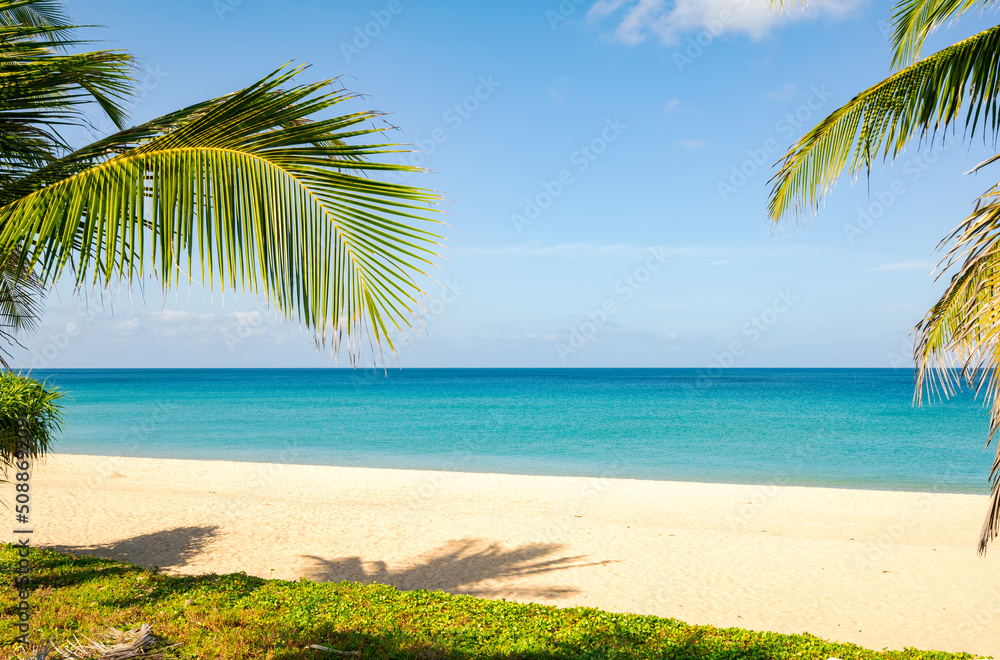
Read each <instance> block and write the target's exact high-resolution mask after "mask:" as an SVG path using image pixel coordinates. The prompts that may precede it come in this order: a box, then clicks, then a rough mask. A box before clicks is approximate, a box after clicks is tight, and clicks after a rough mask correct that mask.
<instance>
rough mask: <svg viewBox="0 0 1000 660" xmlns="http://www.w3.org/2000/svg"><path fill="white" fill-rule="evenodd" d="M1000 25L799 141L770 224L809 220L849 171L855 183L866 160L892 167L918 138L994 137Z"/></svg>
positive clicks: (782, 173) (779, 181)
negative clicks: (951, 130)
mask: <svg viewBox="0 0 1000 660" xmlns="http://www.w3.org/2000/svg"><path fill="white" fill-rule="evenodd" d="M998 91H1000V26H997V27H994V28H990V29H989V30H985V31H983V32H980V33H979V34H977V35H975V36H973V37H970V38H968V39H965V40H964V41H960V42H958V43H957V44H955V45H953V46H950V47H948V48H945V49H944V50H941V51H939V52H937V53H935V54H934V55H931V56H929V57H927V58H925V59H923V60H921V61H919V62H917V63H916V64H914V65H912V66H910V67H907V68H906V69H904V70H902V71H900V72H899V73H896V74H894V75H892V76H890V77H889V78H887V79H886V80H884V81H882V82H880V83H879V84H877V85H874V86H872V87H870V88H868V89H866V90H865V91H863V92H861V93H860V94H858V95H857V96H855V97H854V98H853V99H851V101H850V102H848V103H847V104H846V105H844V106H843V107H841V108H839V109H837V110H835V111H834V112H833V113H831V114H830V115H829V116H828V117H826V118H825V119H824V120H823V121H822V122H820V123H819V125H817V126H816V127H815V128H813V129H812V130H811V131H809V132H808V133H807V134H806V135H804V136H803V137H802V138H801V139H799V140H798V141H797V142H796V143H795V144H794V145H793V146H792V147H791V149H789V151H788V153H787V154H786V155H785V157H784V159H783V161H782V165H781V168H780V170H779V171H778V173H777V174H776V175H775V176H774V177H773V178H772V179H771V182H772V184H773V188H772V190H771V195H770V200H769V203H768V212H769V215H770V218H771V220H772V221H773V222H775V223H776V224H777V223H778V222H779V221H780V220H781V218H783V217H784V216H786V215H793V216H796V217H801V216H804V215H806V213H807V212H808V213H815V212H816V210H817V209H818V208H819V206H820V205H821V203H822V201H823V199H824V198H825V196H826V195H827V194H828V193H829V191H830V190H831V189H832V187H833V185H834V183H835V181H836V179H837V178H838V177H839V176H840V175H841V173H842V171H843V170H844V169H845V167H846V168H847V172H848V175H849V176H853V177H856V176H857V175H858V174H859V173H860V172H861V171H862V170H865V169H868V168H870V167H871V163H872V161H874V160H876V159H878V158H881V159H883V160H891V159H893V158H895V157H896V156H897V155H898V154H899V153H900V152H901V151H902V150H903V148H904V146H905V145H906V143H907V142H908V141H909V140H910V139H911V138H913V137H914V136H918V137H920V138H924V137H927V136H928V135H930V136H931V138H932V139H933V136H934V134H935V133H936V132H937V131H940V130H944V129H945V128H948V127H954V126H955V125H956V124H958V123H960V122H962V120H963V118H964V125H963V130H964V131H965V132H966V133H967V134H968V135H969V136H970V137H971V136H973V135H974V134H975V133H976V130H977V128H978V127H980V125H981V126H982V130H984V131H985V132H987V133H988V134H990V135H992V136H993V138H994V139H995V138H996V135H997V130H998V121H1000V116H998V112H997V93H998Z"/></svg>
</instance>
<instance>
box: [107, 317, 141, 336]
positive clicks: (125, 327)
mask: <svg viewBox="0 0 1000 660" xmlns="http://www.w3.org/2000/svg"><path fill="white" fill-rule="evenodd" d="M112 327H113V328H114V329H115V330H116V331H117V332H120V333H123V334H129V335H130V334H132V333H134V332H135V331H136V330H138V329H139V319H137V318H131V319H129V320H127V321H114V322H113V323H112Z"/></svg>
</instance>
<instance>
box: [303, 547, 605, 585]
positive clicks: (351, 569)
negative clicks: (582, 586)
mask: <svg viewBox="0 0 1000 660" xmlns="http://www.w3.org/2000/svg"><path fill="white" fill-rule="evenodd" d="M563 547H565V546H563V545H560V544H552V543H533V544H530V545H524V546H521V547H519V548H515V549H513V550H506V549H504V548H502V547H501V546H500V545H499V544H498V543H487V542H486V541H483V540H480V539H463V540H457V541H450V542H448V543H446V544H445V545H444V546H442V547H441V548H439V549H437V550H435V551H434V552H432V553H429V556H427V557H426V558H425V559H424V560H423V561H422V562H421V563H419V564H417V565H414V566H411V567H409V568H404V569H400V570H395V571H394V570H389V568H388V567H387V566H386V564H385V562H383V561H370V562H365V561H364V560H362V559H361V557H344V558H341V559H324V558H322V557H316V556H315V555H303V557H306V558H308V559H311V560H312V561H313V562H314V565H313V567H312V568H311V569H307V571H306V572H305V575H304V577H307V578H309V579H310V580H315V581H317V582H361V583H366V584H371V583H378V584H389V585H392V586H394V587H396V588H397V589H401V590H404V591H408V590H414V589H428V590H432V591H445V592H448V593H451V594H466V595H469V596H479V597H483V598H491V597H499V596H504V597H517V598H538V597H541V598H560V597H567V596H571V595H573V594H576V593H579V590H578V589H574V588H572V587H560V586H552V587H517V586H516V585H510V586H507V585H505V584H499V585H498V584H495V582H496V581H499V582H501V583H504V582H509V581H510V580H513V579H516V578H521V577H525V576H529V575H538V574H541V573H552V572H555V571H561V570H566V569H571V568H581V567H584V566H596V565H601V564H607V563H610V562H608V561H603V562H602V561H598V562H583V561H581V560H582V559H583V558H584V556H583V555H579V556H575V557H551V556H550V555H553V554H554V553H556V552H558V551H559V550H560V549H561V548H563ZM484 583H486V584H484Z"/></svg>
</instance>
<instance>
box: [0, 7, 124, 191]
mask: <svg viewBox="0 0 1000 660" xmlns="http://www.w3.org/2000/svg"><path fill="white" fill-rule="evenodd" d="M76 27H77V26H74V25H70V24H69V23H68V21H67V20H66V17H65V16H64V15H63V14H62V12H61V9H60V8H59V6H58V3H55V2H50V1H49V0H23V1H21V2H11V1H10V0H0V185H4V184H6V183H9V182H11V181H14V180H16V179H18V178H19V177H21V176H24V175H26V174H27V173H30V172H31V171H32V170H34V169H37V168H38V167H42V166H44V165H45V164H46V163H47V162H48V161H49V160H51V159H52V158H53V157H54V156H55V155H57V154H59V153H63V152H64V151H65V150H66V148H67V147H66V144H65V142H64V141H63V140H62V139H61V137H60V135H59V130H60V128H61V127H65V126H70V125H72V126H78V125H81V124H83V123H84V119H85V118H84V114H83V106H86V105H87V104H90V103H96V104H97V105H98V106H100V107H101V108H102V110H103V111H104V112H105V113H106V114H107V115H108V117H109V118H111V120H112V121H113V122H114V123H115V124H116V125H117V126H119V127H120V126H123V125H124V123H125V110H124V106H125V104H126V103H127V102H128V101H129V99H130V98H131V97H132V95H133V92H134V82H135V81H134V79H133V64H132V57H131V56H130V55H129V54H127V53H125V52H123V51H114V50H105V51H92V52H83V53H73V54H69V53H67V52H65V51H66V49H68V48H69V47H71V46H76V45H80V44H82V43H84V42H80V41H77V40H74V39H72V34H73V31H74V29H75V28H76Z"/></svg>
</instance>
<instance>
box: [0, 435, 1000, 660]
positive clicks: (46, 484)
mask: <svg viewBox="0 0 1000 660" xmlns="http://www.w3.org/2000/svg"><path fill="white" fill-rule="evenodd" d="M32 479H33V482H32V492H33V495H34V501H33V503H34V504H35V507H33V508H34V512H35V525H34V528H35V536H34V542H35V543H36V544H37V545H46V546H50V547H54V548H55V549H58V550H61V551H64V552H70V553H74V554H82V553H90V554H96V555H101V556H104V557H111V558H115V559H122V560H126V561H130V562H134V563H137V564H143V565H149V566H152V565H156V566H160V567H161V568H164V569H167V570H169V571H170V572H174V573H201V572H212V571H214V572H220V573H221V572H231V571H246V572H247V573H251V574H254V575H259V576H262V577H276V578H284V579H297V578H299V577H308V578H312V579H316V580H356V581H379V582H386V583H391V584H395V585H397V586H398V587H400V588H402V589H417V588H424V589H441V590H444V591H448V592H452V593H465V594H473V595H478V596H485V597H490V598H500V597H503V598H507V599H511V600H521V601H535V602H540V603H548V604H553V605H559V606H575V605H584V606H592V607H600V608H603V609H607V610H611V611H616V612H635V613H640V614H657V615H660V616H671V617H676V618H679V619H682V620H684V621H688V622H690V623H710V624H713V625H716V626H720V627H728V626H739V627H743V628H752V629H759V630H772V631H777V632H788V633H798V632H803V631H808V632H811V633H813V634H815V635H819V636H821V637H826V638H830V639H835V640H840V641H848V642H855V643H858V644H862V645H864V646H868V647H871V648H876V649H880V648H883V647H888V648H902V647H904V646H916V647H918V648H921V649H936V650H945V651H969V652H971V653H978V654H988V655H993V656H995V657H998V658H1000V548H996V549H994V550H993V552H992V553H991V554H990V556H988V557H987V558H986V559H982V558H980V557H978V556H977V554H976V539H977V535H978V532H979V527H980V525H981V523H982V518H983V515H984V512H985V506H986V498H985V497H982V496H976V495H942V494H926V493H897V492H880V491H862V490H838V489H825V488H795V487H779V486H736V485H722V484H696V483H671V482H653V481H633V480H624V479H605V480H601V479H588V478H575V477H531V476H510V475H484V474H468V473H454V472H426V471H408V470H377V469H359V468H333V467H313V466H297V465H265V464H252V463H235V462H215V461H211V462H209V461H179V460H155V459H134V458H105V457H88V456H72V455H53V456H51V457H50V458H49V459H48V461H47V462H46V463H44V464H42V465H40V466H38V467H37V468H36V470H35V473H34V476H33V478H32ZM9 495H10V494H9V493H7V492H6V490H5V491H4V499H9ZM5 527H7V526H5ZM7 529H8V530H9V527H7ZM5 533H6V534H8V539H7V540H10V538H9V532H5Z"/></svg>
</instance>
